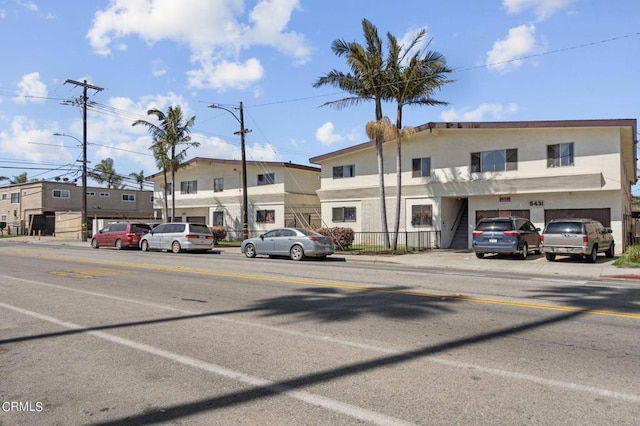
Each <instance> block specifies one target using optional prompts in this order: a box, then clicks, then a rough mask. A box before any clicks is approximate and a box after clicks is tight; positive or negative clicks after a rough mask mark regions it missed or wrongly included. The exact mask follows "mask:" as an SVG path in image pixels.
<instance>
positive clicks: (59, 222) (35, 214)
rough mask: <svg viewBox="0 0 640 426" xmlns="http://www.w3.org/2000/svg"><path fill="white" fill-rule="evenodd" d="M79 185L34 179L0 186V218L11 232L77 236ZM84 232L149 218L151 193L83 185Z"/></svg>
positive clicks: (80, 222) (151, 217)
mask: <svg viewBox="0 0 640 426" xmlns="http://www.w3.org/2000/svg"><path fill="white" fill-rule="evenodd" d="M81 213H82V187H81V186H78V185H76V184H75V183H73V182H56V181H35V182H28V183H22V184H15V185H7V186H2V187H0V222H5V223H6V224H7V228H8V230H9V231H10V232H12V233H21V234H38V233H41V234H43V235H54V234H55V235H63V234H64V235H65V236H67V237H72V238H76V237H77V238H80V232H81V229H82V218H81ZM87 218H88V222H89V223H88V232H89V235H91V234H90V233H91V231H92V229H93V228H99V226H100V224H102V223H103V222H108V221H116V220H144V221H151V220H153V193H152V192H151V191H140V190H133V189H109V188H95V187H88V188H87Z"/></svg>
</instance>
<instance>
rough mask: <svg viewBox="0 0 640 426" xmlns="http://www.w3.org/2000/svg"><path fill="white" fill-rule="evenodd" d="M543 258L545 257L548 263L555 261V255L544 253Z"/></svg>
mask: <svg viewBox="0 0 640 426" xmlns="http://www.w3.org/2000/svg"><path fill="white" fill-rule="evenodd" d="M544 257H546V258H547V260H548V261H549V262H553V261H554V260H556V255H555V253H545V254H544Z"/></svg>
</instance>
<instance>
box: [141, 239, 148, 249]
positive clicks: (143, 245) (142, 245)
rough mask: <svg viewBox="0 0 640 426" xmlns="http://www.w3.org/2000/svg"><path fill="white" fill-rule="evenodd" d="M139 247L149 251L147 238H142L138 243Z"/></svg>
mask: <svg viewBox="0 0 640 426" xmlns="http://www.w3.org/2000/svg"><path fill="white" fill-rule="evenodd" d="M140 249H141V250H142V251H149V243H148V242H147V240H142V242H141V243H140Z"/></svg>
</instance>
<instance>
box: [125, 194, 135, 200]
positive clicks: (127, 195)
mask: <svg viewBox="0 0 640 426" xmlns="http://www.w3.org/2000/svg"><path fill="white" fill-rule="evenodd" d="M135 200H136V194H122V201H135Z"/></svg>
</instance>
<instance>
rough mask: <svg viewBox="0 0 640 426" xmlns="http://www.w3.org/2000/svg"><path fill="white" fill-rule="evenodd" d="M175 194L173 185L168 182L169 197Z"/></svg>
mask: <svg viewBox="0 0 640 426" xmlns="http://www.w3.org/2000/svg"><path fill="white" fill-rule="evenodd" d="M171 194H173V183H172V182H168V183H167V195H171Z"/></svg>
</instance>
